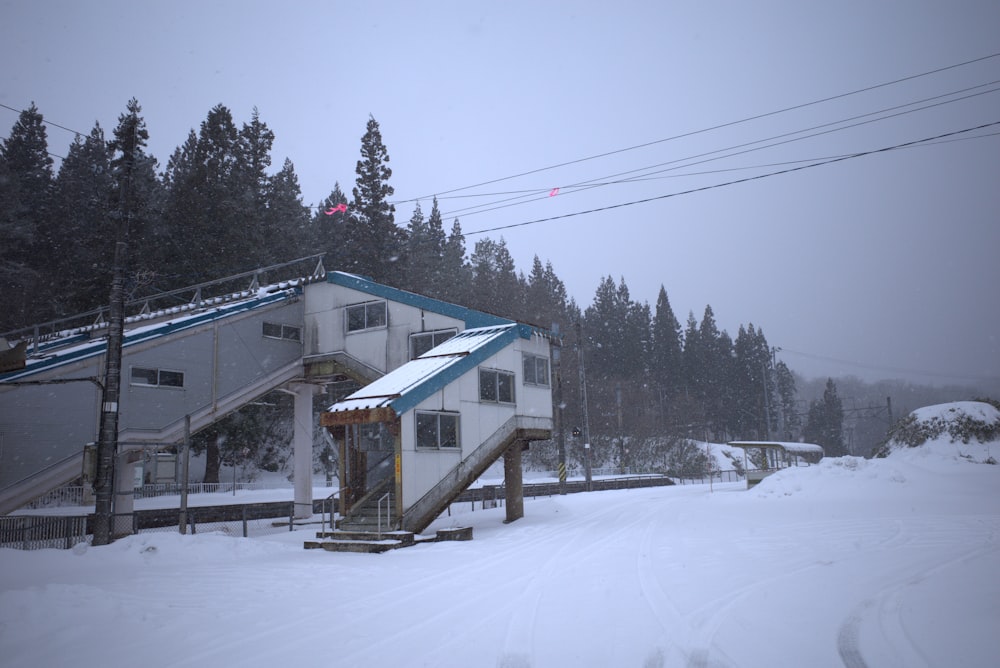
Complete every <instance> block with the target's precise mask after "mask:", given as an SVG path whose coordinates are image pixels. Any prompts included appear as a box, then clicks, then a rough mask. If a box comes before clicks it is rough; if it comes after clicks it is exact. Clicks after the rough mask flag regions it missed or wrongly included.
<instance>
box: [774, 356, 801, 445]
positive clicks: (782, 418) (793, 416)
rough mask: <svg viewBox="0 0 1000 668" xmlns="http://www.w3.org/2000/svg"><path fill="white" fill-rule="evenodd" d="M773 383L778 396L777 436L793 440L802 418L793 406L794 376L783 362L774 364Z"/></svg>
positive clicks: (784, 439)
mask: <svg viewBox="0 0 1000 668" xmlns="http://www.w3.org/2000/svg"><path fill="white" fill-rule="evenodd" d="M774 384H775V389H776V394H777V397H778V417H777V420H778V438H780V439H781V440H783V441H794V440H796V436H795V435H796V434H797V433H798V431H799V428H800V427H801V424H802V420H801V418H800V417H799V415H798V413H797V411H796V406H795V393H796V388H795V376H794V375H793V374H792V372H791V370H790V369H789V368H788V365H786V364H785V363H784V362H778V363H777V364H775V365H774Z"/></svg>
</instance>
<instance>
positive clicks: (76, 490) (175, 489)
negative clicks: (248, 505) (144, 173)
mask: <svg viewBox="0 0 1000 668" xmlns="http://www.w3.org/2000/svg"><path fill="white" fill-rule="evenodd" d="M234 487H235V489H236V491H244V490H247V491H256V490H262V489H289V490H291V489H292V487H291V485H287V484H280V483H273V482H237V483H235V484H234V483H232V482H191V483H188V485H187V492H188V494H232V493H233V489H234ZM183 488H184V485H183V484H181V483H178V482H165V483H155V484H150V485H141V486H139V487H136V488H135V489H134V490H133V498H136V499H152V498H155V497H158V496H180V494H181V491H182V490H183ZM91 503H93V502H92V501H91ZM82 505H85V504H84V497H83V487H80V486H68V487H60V488H58V489H54V490H52V491H51V492H49V493H47V494H45V495H44V496H40V497H38V498H37V499H35V500H34V501H32V502H31V503H29V504H27V505H26V506H25V508H27V509H28V510H37V509H39V508H58V507H61V506H82Z"/></svg>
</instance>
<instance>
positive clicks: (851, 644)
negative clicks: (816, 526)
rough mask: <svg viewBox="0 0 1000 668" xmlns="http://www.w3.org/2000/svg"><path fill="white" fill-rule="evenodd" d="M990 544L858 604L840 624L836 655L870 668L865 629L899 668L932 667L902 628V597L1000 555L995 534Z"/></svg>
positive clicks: (856, 667) (850, 667)
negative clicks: (864, 647) (949, 571)
mask: <svg viewBox="0 0 1000 668" xmlns="http://www.w3.org/2000/svg"><path fill="white" fill-rule="evenodd" d="M989 542H990V544H989V545H987V546H986V547H982V548H979V549H977V550H974V551H972V552H969V553H966V554H963V555H960V556H958V557H952V558H949V559H945V560H944V561H939V562H937V563H934V564H932V565H930V566H927V567H924V568H921V569H919V570H917V571H916V572H910V573H907V574H906V575H905V576H904V577H902V578H896V579H894V580H893V582H892V583H890V584H889V585H887V586H885V587H883V588H882V589H880V590H879V591H878V592H876V594H875V595H874V596H871V597H869V598H866V599H865V600H863V601H861V602H860V603H858V604H857V605H856V606H855V607H854V609H853V610H852V611H851V613H850V614H849V615H848V616H847V618H846V619H844V621H843V622H842V623H841V625H840V628H839V630H838V632H837V653H838V654H839V656H840V660H841V662H842V663H843V664H844V666H845V668H869V663H868V661H867V660H866V659H865V656H864V653H863V652H862V651H861V631H862V629H863V628H875V629H877V631H878V635H879V637H880V638H881V639H882V641H883V642H884V644H885V646H886V647H888V648H889V651H890V654H891V655H892V656H893V657H894V658H895V659H897V660H898V664H897V665H900V666H905V667H906V668H915V667H918V666H930V665H931V662H930V661H929V660H928V658H927V656H925V655H924V653H923V652H922V651H921V650H920V648H919V647H918V645H917V643H916V642H915V639H914V638H913V635H912V634H911V633H910V632H909V630H908V629H907V628H906V626H905V625H904V624H903V620H902V618H901V616H900V610H901V607H902V606H901V602H902V598H903V594H904V592H905V591H906V590H907V589H908V588H909V587H911V586H913V585H915V584H918V583H920V582H921V581H923V580H924V579H926V578H928V577H930V576H932V575H934V574H935V573H937V572H939V571H943V570H946V569H948V568H951V567H952V566H955V565H958V564H961V563H964V562H967V561H973V560H976V559H979V558H981V557H984V556H986V555H989V554H991V553H995V552H1000V547H998V546H996V545H995V544H993V543H994V539H993V534H992V533H991V535H990V538H989ZM938 544H940V542H939V543H938Z"/></svg>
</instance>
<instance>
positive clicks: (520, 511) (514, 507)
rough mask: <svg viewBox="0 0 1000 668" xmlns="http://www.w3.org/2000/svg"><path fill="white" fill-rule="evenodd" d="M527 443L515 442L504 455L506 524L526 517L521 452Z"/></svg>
mask: <svg viewBox="0 0 1000 668" xmlns="http://www.w3.org/2000/svg"><path fill="white" fill-rule="evenodd" d="M524 446H525V443H524V442H522V441H514V443H513V444H512V445H511V446H510V447H509V448H507V449H506V450H505V451H504V453H503V479H504V488H505V489H506V492H507V494H506V502H507V519H505V520H504V522H505V523H510V522H513V521H514V520H519V519H521V518H522V517H524V479H523V476H522V473H521V452H522V451H523V450H524Z"/></svg>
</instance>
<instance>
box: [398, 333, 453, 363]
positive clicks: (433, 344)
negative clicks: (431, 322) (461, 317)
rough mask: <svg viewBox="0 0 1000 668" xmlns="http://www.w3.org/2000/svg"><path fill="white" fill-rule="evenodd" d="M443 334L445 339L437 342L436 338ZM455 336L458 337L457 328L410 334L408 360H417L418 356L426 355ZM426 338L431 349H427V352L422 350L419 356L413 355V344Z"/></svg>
mask: <svg viewBox="0 0 1000 668" xmlns="http://www.w3.org/2000/svg"><path fill="white" fill-rule="evenodd" d="M443 334H447V335H448V336H446V337H444V338H442V339H440V340H438V337H439V336H440V335H443ZM457 335H458V328H457V327H451V328H447V329H433V330H429V331H426V332H413V333H412V334H410V342H409V344H410V345H409V348H410V360H411V361H412V360H415V359H417V358H418V357H420V355H423V354H424V353H426V352H427V350H431V349H433V348H436V347H437V346H439V345H441V344H442V343H444V342H445V341H447V340H448V339H450V338H452V337H454V336H457ZM427 337H430V339H431V347H430V348H428V349H427V350H424V351H423V352H421V353H420V355H415V354H414V344H415V342H416V341H417V340H418V339H424V338H427Z"/></svg>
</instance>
